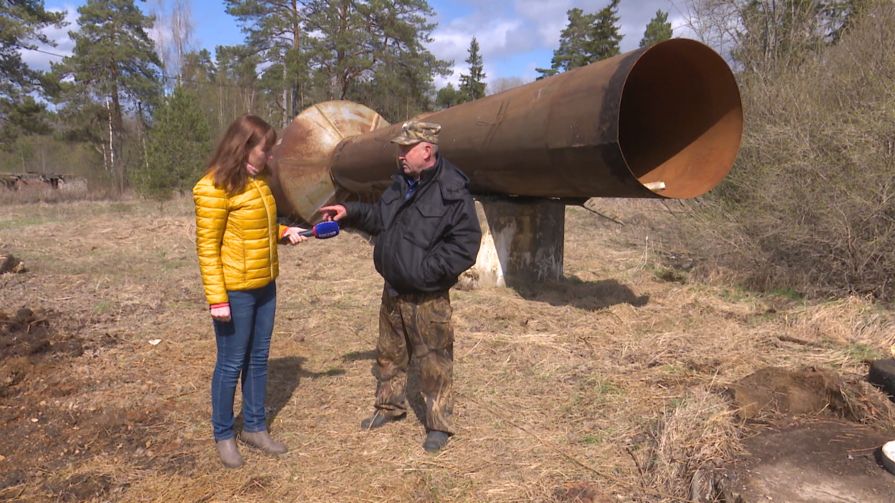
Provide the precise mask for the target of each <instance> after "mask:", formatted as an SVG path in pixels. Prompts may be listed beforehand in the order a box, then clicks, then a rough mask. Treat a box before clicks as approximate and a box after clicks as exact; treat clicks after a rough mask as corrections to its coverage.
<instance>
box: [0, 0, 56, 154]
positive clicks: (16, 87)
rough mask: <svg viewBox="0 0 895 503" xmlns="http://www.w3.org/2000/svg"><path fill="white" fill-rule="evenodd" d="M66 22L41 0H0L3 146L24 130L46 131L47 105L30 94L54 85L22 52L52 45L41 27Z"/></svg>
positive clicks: (0, 140) (0, 134)
mask: <svg viewBox="0 0 895 503" xmlns="http://www.w3.org/2000/svg"><path fill="white" fill-rule="evenodd" d="M63 24H64V23H63V14H62V13H54V12H47V11H46V9H45V8H44V3H43V1H42V0H19V1H8V0H4V1H2V2H0V146H2V147H9V146H11V145H12V143H13V140H15V138H16V137H17V136H19V135H20V134H23V133H35V132H43V131H46V129H47V127H48V126H47V124H46V121H44V120H42V116H43V115H44V113H45V110H46V108H45V107H44V106H43V105H42V104H39V103H38V102H36V101H35V100H34V99H33V98H31V97H30V96H29V94H31V93H38V94H44V95H46V94H47V91H48V90H50V89H49V88H50V87H51V85H50V83H49V82H47V80H46V79H45V77H44V75H43V74H42V73H41V72H37V71H34V70H32V69H30V68H28V65H26V64H25V62H24V61H22V56H21V54H20V52H19V51H20V50H21V49H35V48H37V44H38V43H42V44H47V45H53V43H52V42H51V41H50V40H48V39H47V37H46V35H44V34H43V33H41V30H42V29H44V28H47V27H49V26H57V27H61V26H63Z"/></svg>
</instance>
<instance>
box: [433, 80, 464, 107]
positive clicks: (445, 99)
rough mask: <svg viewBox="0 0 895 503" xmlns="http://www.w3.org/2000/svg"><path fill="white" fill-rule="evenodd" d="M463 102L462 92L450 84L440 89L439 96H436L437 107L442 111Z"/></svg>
mask: <svg viewBox="0 0 895 503" xmlns="http://www.w3.org/2000/svg"><path fill="white" fill-rule="evenodd" d="M462 102H463V101H462V99H461V97H460V92H459V91H457V88H455V87H454V85H453V84H451V83H450V82H448V83H447V85H446V86H444V87H442V88H441V89H439V90H438V94H436V95H435V106H436V107H437V108H440V109H444V108H450V107H452V106H454V105H458V104H460V103H462Z"/></svg>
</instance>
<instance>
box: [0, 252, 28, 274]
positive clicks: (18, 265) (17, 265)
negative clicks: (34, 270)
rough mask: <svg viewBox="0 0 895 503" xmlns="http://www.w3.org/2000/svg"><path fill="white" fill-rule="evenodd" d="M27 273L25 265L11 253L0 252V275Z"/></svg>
mask: <svg viewBox="0 0 895 503" xmlns="http://www.w3.org/2000/svg"><path fill="white" fill-rule="evenodd" d="M8 272H13V273H20V272H27V269H25V263H24V262H22V261H21V260H19V259H17V258H16V257H14V256H13V255H12V254H11V253H4V252H0V274H6V273H8Z"/></svg>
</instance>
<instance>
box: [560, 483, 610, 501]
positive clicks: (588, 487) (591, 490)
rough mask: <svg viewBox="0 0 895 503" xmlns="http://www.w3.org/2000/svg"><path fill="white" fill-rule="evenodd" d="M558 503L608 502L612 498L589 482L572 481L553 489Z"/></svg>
mask: <svg viewBox="0 0 895 503" xmlns="http://www.w3.org/2000/svg"><path fill="white" fill-rule="evenodd" d="M553 498H554V501H556V502H557V503H608V502H610V501H612V498H610V497H609V496H607V495H606V494H605V493H603V492H602V491H600V489H598V488H597V487H596V486H594V485H593V484H590V483H587V482H570V483H568V484H565V485H563V486H561V487H557V488H556V489H554V490H553Z"/></svg>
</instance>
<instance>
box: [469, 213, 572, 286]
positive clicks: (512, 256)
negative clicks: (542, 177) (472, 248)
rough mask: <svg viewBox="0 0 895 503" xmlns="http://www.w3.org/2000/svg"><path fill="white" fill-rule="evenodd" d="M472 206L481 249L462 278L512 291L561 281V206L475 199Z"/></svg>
mask: <svg viewBox="0 0 895 503" xmlns="http://www.w3.org/2000/svg"><path fill="white" fill-rule="evenodd" d="M475 205H476V213H478V216H479V223H481V225H482V246H481V248H480V249H479V255H478V257H477V259H476V264H475V265H474V266H473V267H472V269H470V273H469V274H468V276H471V277H472V278H471V279H472V281H473V282H474V283H475V285H476V286H479V287H483V286H492V287H494V286H496V287H506V286H509V287H513V286H516V285H521V284H526V283H532V282H536V281H544V280H558V279H560V278H562V274H563V237H564V231H565V213H566V209H565V205H564V204H563V203H561V202H559V201H554V200H549V199H515V198H512V199H511V198H485V197H481V198H479V199H478V200H477V201H476V204H475Z"/></svg>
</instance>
